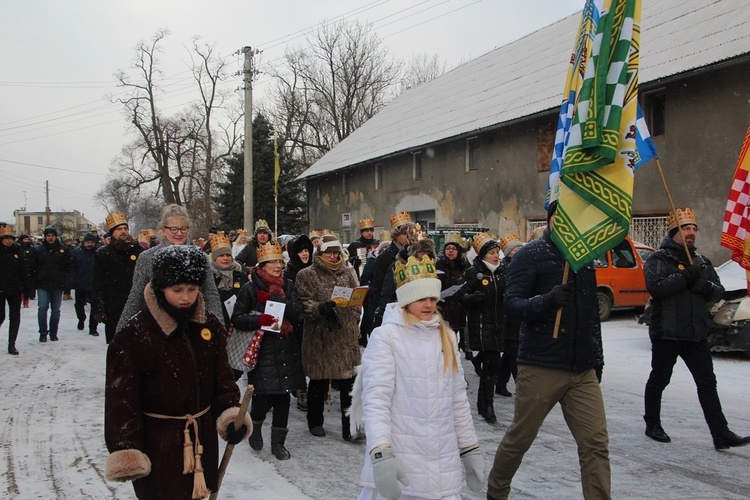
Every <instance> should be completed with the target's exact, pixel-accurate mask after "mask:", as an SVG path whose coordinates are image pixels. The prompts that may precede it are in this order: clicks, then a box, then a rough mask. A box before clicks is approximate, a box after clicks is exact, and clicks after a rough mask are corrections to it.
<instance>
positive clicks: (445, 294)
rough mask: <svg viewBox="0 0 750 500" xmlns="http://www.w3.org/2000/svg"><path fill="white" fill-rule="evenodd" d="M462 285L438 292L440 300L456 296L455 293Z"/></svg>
mask: <svg viewBox="0 0 750 500" xmlns="http://www.w3.org/2000/svg"><path fill="white" fill-rule="evenodd" d="M463 286H464V285H463V283H462V284H460V285H453V286H452V287H450V288H446V289H445V290H443V291H442V292H440V298H441V299H445V298H447V297H451V296H453V295H456V293H457V292H458V291H459V290H460V289H461V288H462V287H463Z"/></svg>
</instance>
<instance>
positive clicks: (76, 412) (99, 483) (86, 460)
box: [0, 301, 750, 500]
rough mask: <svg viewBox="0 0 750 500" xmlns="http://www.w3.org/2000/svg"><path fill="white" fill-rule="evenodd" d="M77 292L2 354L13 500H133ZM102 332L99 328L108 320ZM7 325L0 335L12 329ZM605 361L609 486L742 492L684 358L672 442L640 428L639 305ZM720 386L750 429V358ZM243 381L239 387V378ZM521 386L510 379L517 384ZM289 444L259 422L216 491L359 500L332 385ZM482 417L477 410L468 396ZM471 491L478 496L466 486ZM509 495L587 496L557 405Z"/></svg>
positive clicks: (615, 330)
mask: <svg viewBox="0 0 750 500" xmlns="http://www.w3.org/2000/svg"><path fill="white" fill-rule="evenodd" d="M75 324H76V319H75V313H74V311H73V302H72V301H65V302H63V306H62V318H61V328H60V333H59V337H60V341H59V342H47V343H46V344H41V343H39V342H38V334H37V333H36V330H37V327H36V303H35V302H31V308H29V309H23V310H22V324H21V333H20V338H19V340H18V342H17V347H18V349H19V351H20V352H21V355H20V356H10V355H7V354H4V353H0V355H3V356H5V357H4V358H3V359H4V362H3V364H2V372H3V376H2V378H1V379H0V421H2V422H4V424H3V425H2V427H1V428H0V429H1V430H0V451H1V453H2V456H1V457H0V460H2V464H3V465H2V467H3V469H4V470H3V473H2V475H0V497H2V498H11V499H36V498H41V499H52V498H60V499H74V498H75V499H80V498H91V499H107V498H117V499H124V498H133V490H132V487H131V485H130V483H124V484H123V483H112V482H108V481H105V480H104V463H105V460H106V457H107V450H106V447H105V445H104V438H103V419H104V415H103V401H104V365H105V352H106V344H105V342H104V337H103V332H102V336H100V337H91V336H89V335H88V334H87V333H86V331H83V332H79V331H77V330H76V328H75ZM100 329H101V330H103V328H100ZM6 332H7V323H6V324H4V325H3V329H2V333H3V335H7V333H6ZM604 339H605V340H604V343H605V359H606V367H605V369H604V380H603V383H602V389H603V392H604V400H605V404H606V407H607V418H608V426H609V435H610V458H611V462H612V494H613V497H614V498H617V499H630V498H632V499H642V498H660V499H682V498H701V499H734V498H737V499H739V498H747V490H748V486H749V483H748V480H747V471H748V468H750V446H748V447H746V448H739V449H734V450H731V451H728V452H717V451H715V450H714V449H713V445H712V442H711V437H710V435H709V432H708V429H707V427H706V424H705V422H704V420H703V415H702V413H701V410H700V407H699V405H698V401H697V396H696V392H695V386H694V384H693V381H692V379H691V378H690V374H689V372H688V371H687V369H686V368H685V366H684V364H682V363H681V362H680V363H678V365H677V367H676V368H675V373H674V376H673V381H672V384H671V385H670V386H669V387H668V388H667V391H666V392H665V395H664V401H663V415H662V416H663V425H664V428H665V430H666V431H667V432H668V433H669V434H670V436H671V437H672V443H670V444H661V443H657V442H655V441H652V440H650V439H648V438H647V437H645V436H644V435H643V431H644V424H643V420H642V417H641V415H642V413H643V400H642V397H643V387H644V384H645V381H646V378H647V377H648V373H649V366H650V352H649V349H650V344H649V341H648V332H647V330H646V327H645V326H642V325H638V324H637V323H635V321H633V314H632V312H630V311H628V312H625V311H623V312H619V313H618V312H616V313H615V314H613V318H612V319H611V320H610V321H609V322H607V323H605V324H604ZM714 360H715V361H714V362H715V370H716V375H717V378H718V381H719V393H720V396H721V400H722V404H723V406H724V411H725V413H726V416H727V419H728V420H729V425H730V427H731V429H732V430H734V431H735V432H737V433H738V434H741V435H746V434H750V397H748V394H747V392H748V389H747V387H748V386H747V382H746V381H747V373H748V370H750V361H749V360H746V359H743V358H738V357H732V356H720V357H719V356H716V357H715V358H714ZM464 368H465V370H466V374H467V379H468V381H469V392H470V401H472V402H476V388H477V385H478V377H477V376H476V375H475V374H474V371H473V368H472V366H471V363H469V362H466V361H464ZM243 389H244V388H243ZM509 389H510V390H511V392H514V389H513V387H512V383H511V384H510V386H509ZM294 404H295V401H294V399H293V400H292V405H293V408H292V410H291V417H290V423H289V428H290V432H289V437H288V439H287V448H289V450H290V452H291V454H292V458H291V459H290V460H287V461H284V462H282V461H278V460H276V459H275V458H274V457H273V455H271V452H270V450H269V445H268V442H269V441H270V422H269V420H267V421H266V423H265V425H264V428H263V430H264V439H265V441H266V447H265V448H264V449H263V450H262V451H260V452H254V451H253V450H252V449H250V447H249V446H248V445H247V444H246V443H242V444H241V445H238V446H237V447H235V450H234V454H233V456H232V461H231V462H230V464H229V469H228V471H227V474H226V476H225V478H224V484H223V486H222V489H221V494H220V495H219V498H224V499H240V498H241V499H247V498H258V499H277V498H278V499H282V498H283V499H285V500H295V499H351V498H356V496H357V494H358V492H359V487H358V486H357V481H358V478H359V472H360V468H361V466H362V459H363V456H362V455H363V453H364V445H363V444H352V443H347V442H345V441H344V440H343V439H342V438H341V421H340V418H339V413H338V411H339V405H338V394H335V396H334V405H333V409H332V411H331V413H330V414H327V415H326V423H325V428H326V431H327V433H328V435H327V436H326V437H325V438H316V437H313V436H312V435H311V434H310V433H309V432H308V431H307V425H306V422H305V418H304V415H305V414H304V413H302V412H300V411H298V410H297V409H296V407H295V406H294ZM472 410H473V412H474V414H475V416H476V408H475V407H474V406H472ZM495 411H496V413H497V415H498V423H497V424H495V425H488V424H487V423H485V422H484V420H482V419H481V418H479V417H478V416H477V417H476V418H475V426H476V429H477V433H478V434H479V439H480V445H481V448H482V451H483V452H484V456H485V461H486V464H487V470H488V471H489V467H490V466H491V465H492V459H493V457H494V453H495V450H496V448H497V445H498V443H499V441H500V439H501V438H502V436H503V433H504V431H505V429H506V427H507V425H508V424H509V423H510V419H511V415H512V411H513V398H501V397H497V398H496V399H495ZM463 497H464V498H466V499H479V498H484V492H483V493H481V494H474V493H472V492H470V491H469V490H468V489H467V488H466V487H464V492H463ZM511 497H512V498H518V499H549V498H555V499H577V498H581V490H580V475H579V469H578V461H577V454H576V448H575V444H574V442H573V439H572V437H571V435H570V432H569V431H568V429H567V427H566V425H565V422H564V420H563V418H562V414H561V412H560V411H559V407H557V408H556V409H555V410H553V412H552V413H551V414H550V415H549V417H548V418H547V420H546V422H545V423H544V426H543V427H542V429H541V431H540V433H539V436H538V437H537V439H536V442H535V443H534V445H533V446H532V447H531V449H530V450H529V452H528V453H527V454H526V457H525V459H524V462H523V464H522V465H521V468H520V469H519V471H518V473H517V475H516V477H515V480H514V482H513V492H512V495H511Z"/></svg>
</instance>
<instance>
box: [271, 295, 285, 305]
mask: <svg viewBox="0 0 750 500" xmlns="http://www.w3.org/2000/svg"><path fill="white" fill-rule="evenodd" d="M270 300H271V302H278V303H279V304H286V298H284V297H279V296H278V295H271V299H270Z"/></svg>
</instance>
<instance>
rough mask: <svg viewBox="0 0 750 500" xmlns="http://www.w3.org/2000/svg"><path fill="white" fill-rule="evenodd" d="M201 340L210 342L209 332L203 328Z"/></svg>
mask: <svg viewBox="0 0 750 500" xmlns="http://www.w3.org/2000/svg"><path fill="white" fill-rule="evenodd" d="M201 338H202V339H203V340H211V330H209V329H208V328H204V329H203V330H201Z"/></svg>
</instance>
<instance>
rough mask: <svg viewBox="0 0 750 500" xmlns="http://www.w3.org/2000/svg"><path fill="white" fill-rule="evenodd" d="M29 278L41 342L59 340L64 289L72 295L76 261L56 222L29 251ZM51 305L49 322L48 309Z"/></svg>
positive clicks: (45, 229)
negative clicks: (59, 235)
mask: <svg viewBox="0 0 750 500" xmlns="http://www.w3.org/2000/svg"><path fill="white" fill-rule="evenodd" d="M30 256H31V258H30V259H29V261H30V262H29V265H28V271H29V280H30V282H31V283H33V286H34V287H35V288H36V297H37V301H38V309H39V312H38V314H37V318H38V320H39V342H47V335H48V334H49V339H50V340H52V341H53V342H54V341H57V326H58V324H59V323H60V305H61V304H62V297H63V293H65V294H66V295H68V296H69V295H70V288H71V286H72V285H73V283H74V281H75V263H74V262H73V258H72V257H71V255H70V249H69V248H68V247H66V246H64V245H62V244H61V243H60V240H59V239H58V235H57V229H56V228H55V226H47V227H46V228H44V240H43V241H42V244H41V245H37V246H36V247H34V248H33V249H32V251H31V253H30ZM50 309H51V312H50V315H49V323H48V322H47V311H48V310H50Z"/></svg>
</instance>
